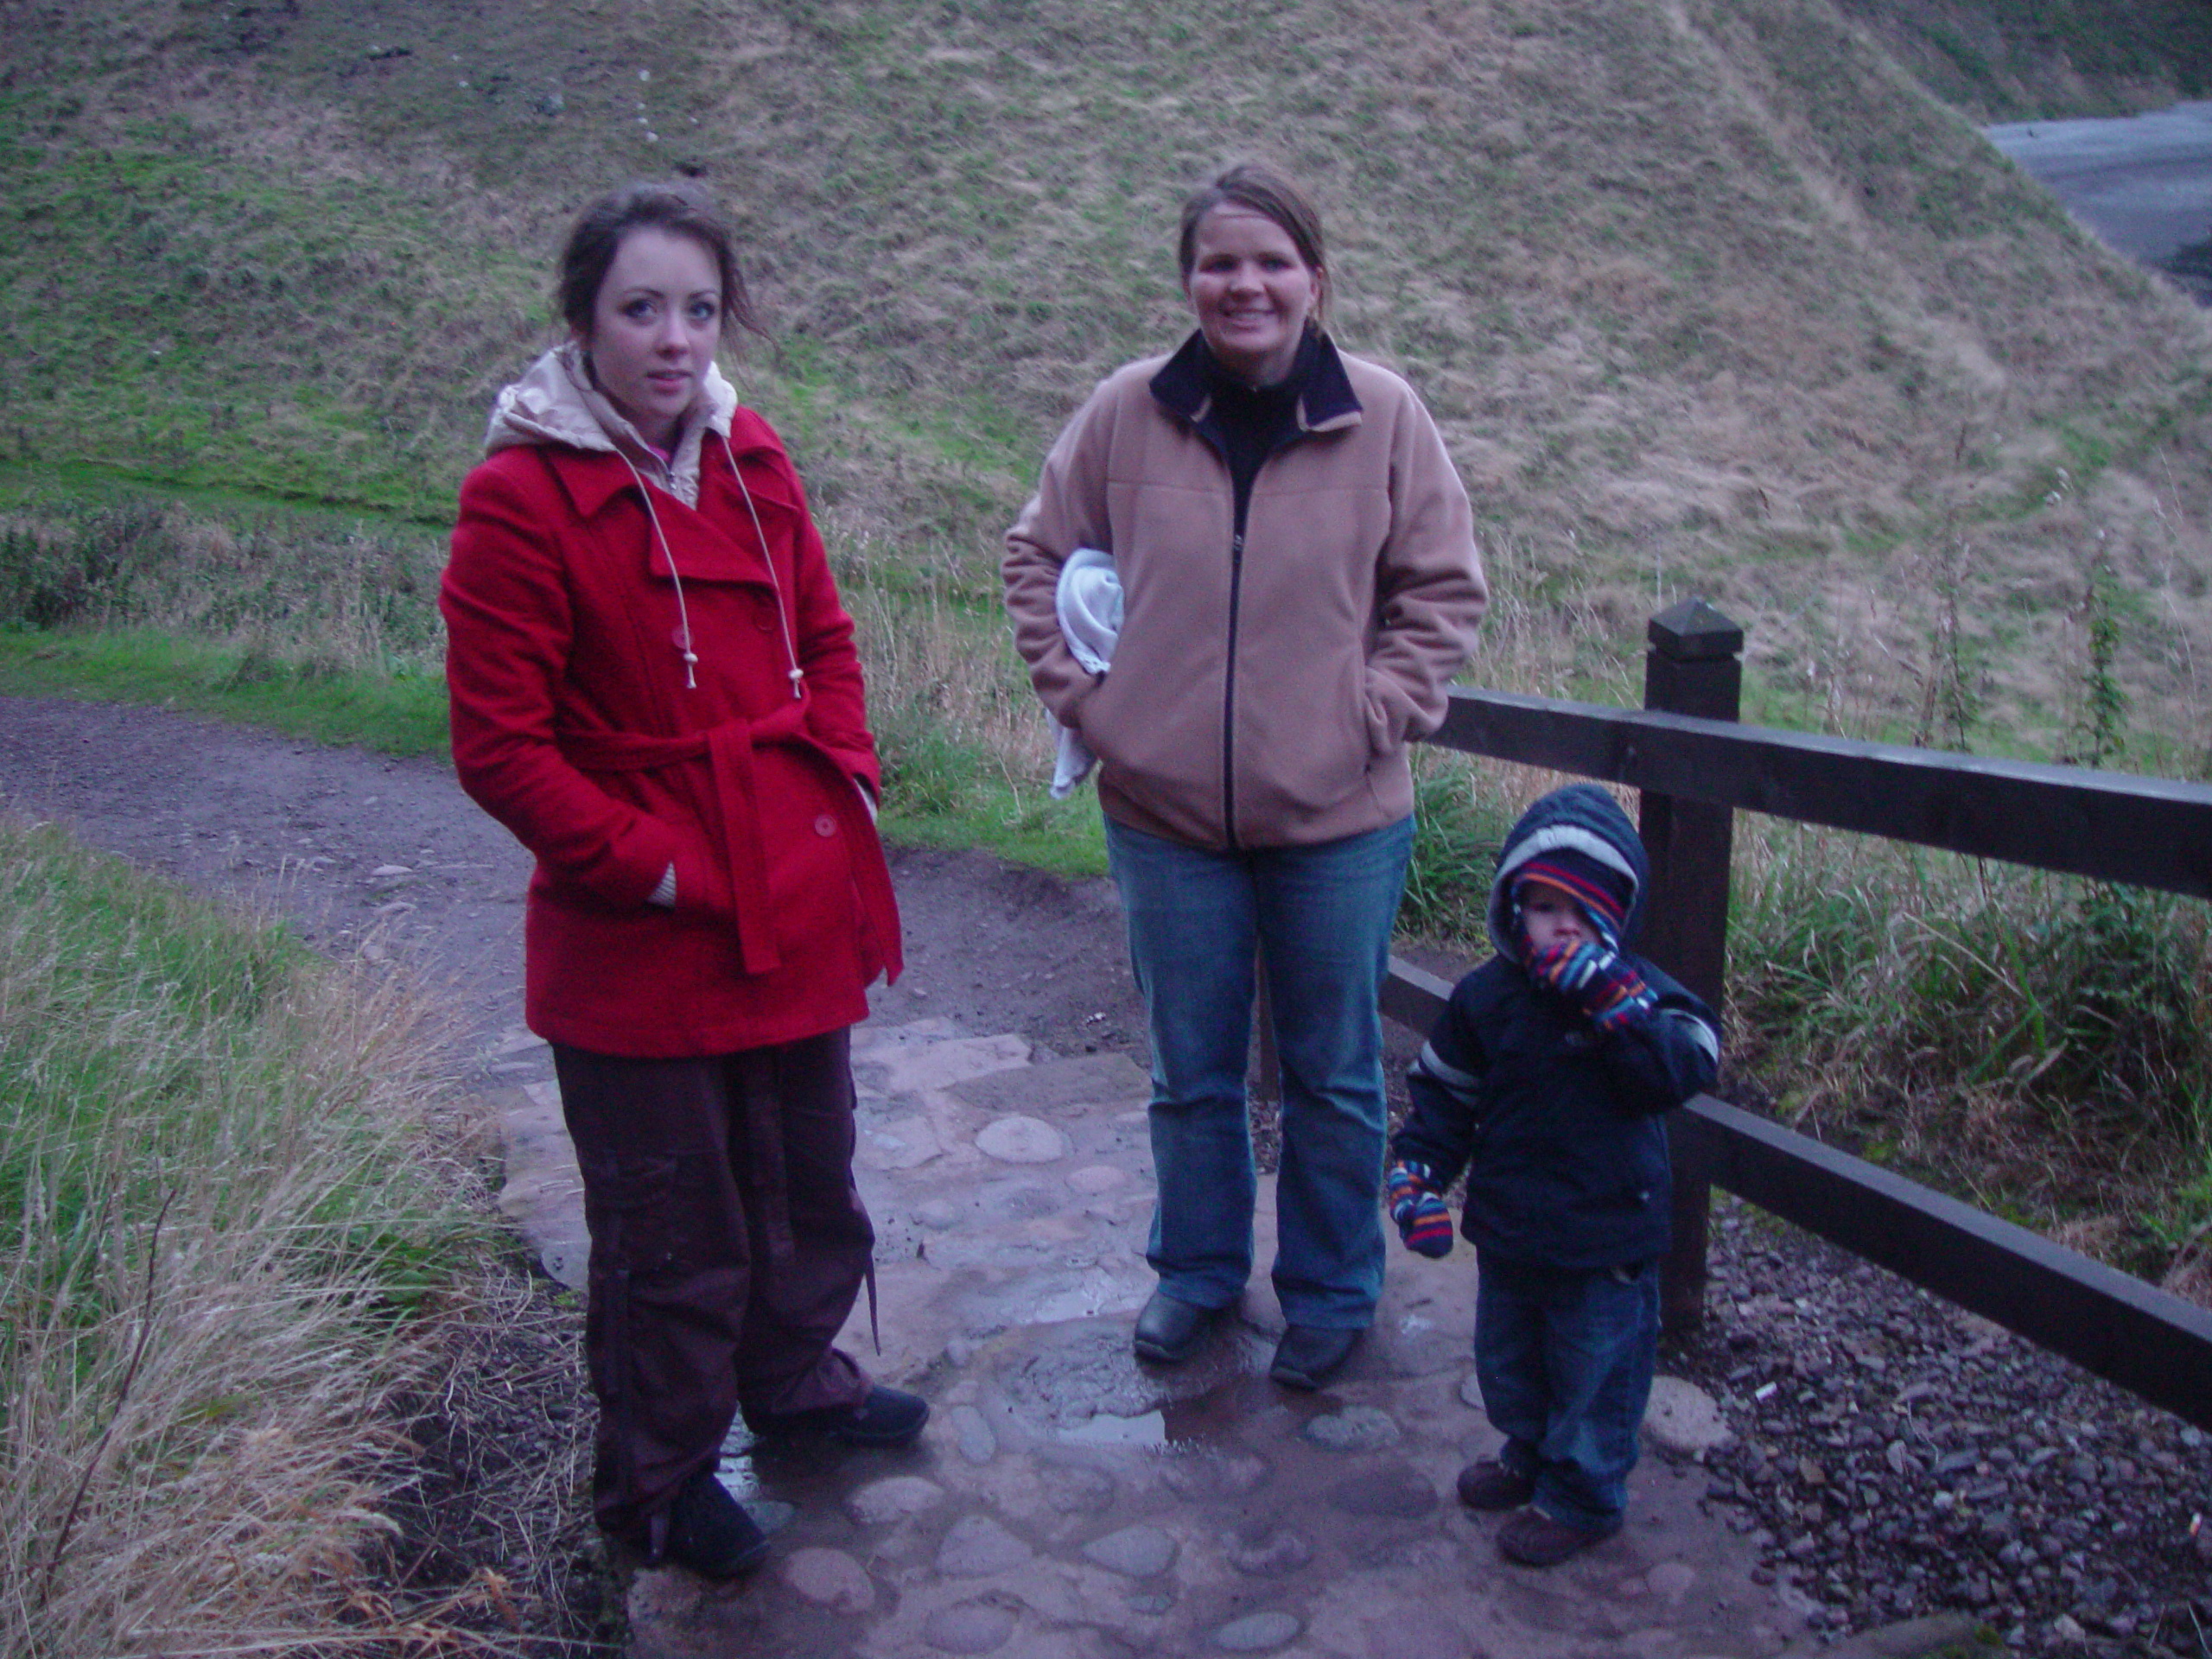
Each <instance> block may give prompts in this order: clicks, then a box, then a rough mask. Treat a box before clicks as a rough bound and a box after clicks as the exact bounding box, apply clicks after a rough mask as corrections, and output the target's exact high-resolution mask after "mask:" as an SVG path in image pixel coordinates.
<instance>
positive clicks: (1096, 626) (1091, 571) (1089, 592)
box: [1052, 547, 1122, 801]
mask: <svg viewBox="0 0 2212 1659" xmlns="http://www.w3.org/2000/svg"><path fill="white" fill-rule="evenodd" d="M1057 598H1058V606H1059V613H1060V632H1061V634H1062V635H1063V636H1064V637H1065V639H1066V640H1067V642H1068V652H1069V654H1070V655H1071V656H1072V657H1073V658H1075V659H1076V661H1077V662H1078V663H1081V664H1083V666H1084V671H1085V672H1086V673H1090V674H1103V673H1104V672H1105V671H1106V670H1107V668H1108V667H1109V665H1110V664H1112V662H1113V660H1114V642H1115V641H1116V640H1117V639H1120V638H1121V637H1122V578H1121V577H1120V575H1117V574H1116V571H1115V569H1114V556H1113V555H1112V554H1111V553H1101V552H1100V551H1099V550H1097V549H1096V548H1095V547H1078V548H1077V549H1076V550H1075V551H1074V552H1072V553H1071V554H1069V555H1068V560H1067V563H1065V564H1064V565H1062V566H1061V567H1060V585H1059V589H1058V595H1057ZM1096 764H1097V761H1096V757H1095V756H1093V755H1092V753H1090V750H1089V749H1088V748H1086V747H1084V741H1083V739H1082V738H1080V737H1079V736H1077V734H1076V732H1075V729H1074V728H1072V727H1069V726H1062V727H1061V728H1060V747H1059V753H1058V755H1057V756H1056V757H1055V759H1054V760H1053V763H1052V798H1053V799H1054V800H1056V801H1064V800H1065V799H1067V798H1068V797H1069V796H1071V795H1072V794H1074V793H1075V790H1076V785H1077V784H1080V783H1081V782H1082V781H1083V780H1084V779H1086V778H1088V777H1089V776H1090V769H1091V767H1092V766H1095V765H1096Z"/></svg>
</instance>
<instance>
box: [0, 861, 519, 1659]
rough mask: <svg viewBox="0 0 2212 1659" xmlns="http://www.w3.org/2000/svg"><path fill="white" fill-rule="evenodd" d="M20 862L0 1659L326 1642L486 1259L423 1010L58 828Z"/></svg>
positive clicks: (6, 1206) (12, 887)
mask: <svg viewBox="0 0 2212 1659" xmlns="http://www.w3.org/2000/svg"><path fill="white" fill-rule="evenodd" d="M0 872H4V874H0V1470H4V1479H0V1652H5V1653H7V1654H10V1655H21V1656H26V1659H29V1656H34V1655H37V1656H54V1659H60V1656H74V1655H80V1654H92V1653H121V1652H144V1651H161V1652H181V1651H186V1650H189V1651H193V1652H213V1651H226V1652H229V1651H245V1650H248V1649H252V1650H271V1651H273V1650H278V1649H282V1650H284V1651H306V1650H309V1649H311V1648H312V1647H313V1644H314V1642H315V1639H316V1638H319V1637H331V1638H338V1637H340V1634H341V1629H340V1627H341V1626H342V1625H343V1624H346V1622H347V1618H348V1614H347V1612H346V1604H347V1601H348V1599H349V1597H353V1596H354V1592H357V1591H359V1589H360V1588H361V1572H360V1569H361V1567H362V1564H363V1562H364V1560H365V1559H366V1558H367V1557H368V1556H369V1555H370V1554H372V1552H374V1551H375V1550H376V1549H378V1548H380V1547H381V1544H382V1542H383V1541H384V1540H385V1538H386V1537H387V1535H389V1534H390V1532H391V1530H392V1529H391V1522H389V1521H388V1520H387V1519H385V1516H384V1514H383V1513H382V1510H381V1505H382V1503H383V1501H384V1498H385V1495H386V1494H387V1493H388V1492H390V1491H391V1490H392V1489H394V1488H395V1487H396V1486H397V1485H398V1484H401V1483H402V1482H403V1481H404V1479H405V1478H406V1474H407V1470H406V1465H405V1457H406V1453H407V1450H408V1448H407V1447H406V1446H404V1445H403V1444H402V1443H401V1441H400V1440H399V1438H398V1436H397V1433H396V1432H395V1430H394V1428H393V1427H392V1426H391V1422H390V1421H389V1420H388V1418H386V1417H385V1415H384V1408H385V1406H386V1404H387V1402H389V1401H390V1400H391V1397H392V1395H394V1393H395V1392H396V1391H397V1390H399V1389H403V1388H405V1387H408V1386H410V1385H420V1384H422V1383H423V1382H424V1380H425V1378H426V1377H427V1376H428V1375H429V1372H430V1371H431V1370H432V1362H433V1345H432V1344H430V1343H429V1341H427V1340H426V1339H425V1335H424V1332H425V1330H426V1327H425V1325H424V1324H423V1321H422V1320H421V1319H420V1318H419V1317H418V1316H419V1315H420V1313H422V1312H423V1310H424V1308H425V1307H426V1306H427V1305H428V1304H429V1302H430V1301H431V1300H434V1299H435V1298H437V1297H438V1296H439V1295H440V1294H441V1293H442V1289H443V1288H444V1287H447V1286H448V1285H449V1284H450V1283H451V1282H452V1281H453V1280H454V1276H455V1274H457V1273H458V1272H460V1271H461V1269H462V1268H465V1267H466V1266H467V1263H468V1262H470V1261H471V1260H472V1259H473V1258H474V1255H475V1253H476V1251H477V1249H478V1248H479V1238H478V1234H477V1230H476V1224H475V1223H474V1220H473V1219H472V1217H470V1216H469V1214H468V1213H467V1211H464V1210H463V1209H461V1208H460V1207H458V1204H457V1196H456V1195H457V1192H458V1189H456V1188H455V1187H454V1185H453V1184H452V1182H451V1180H450V1179H449V1177H448V1175H447V1174H444V1173H441V1171H440V1170H439V1169H438V1168H437V1167H436V1166H435V1163H434V1161H433V1160H430V1159H429V1158H428V1157H427V1156H426V1155H425V1153H424V1151H423V1147H424V1141H423V1131H424V1124H423V1103H424V1102H425V1100H426V1099H427V1098H429V1096H430V1092H431V1084H432V1081H433V1079H432V1075H431V1073H430V1071H429V1069H428V1068H429V1060H430V1058H431V1057H434V1056H435V1052H436V1048H435V1044H433V1043H430V1042H429V1041H427V1040H426V1032H425V1029H424V1023H423V1007H422V1006H421V1005H420V1004H419V1003H418V1002H416V1001H415V1000H413V998H412V997H411V995H410V993H409V992H407V990H406V989H405V988H404V986H403V985H402V984H401V983H400V982H397V981H396V980H391V979H384V980H372V979H368V978H365V977H363V976H359V975H358V974H355V973H354V972H353V971H351V970H349V969H345V968H334V967H331V966H329V965H328V964H326V963H321V962H319V961H318V960H316V959H315V958H313V957H310V956H309V954H308V952H307V951H306V950H305V949H304V948H303V947H302V946H301V945H299V944H297V943H296V941H294V940H293V939H292V938H290V937H289V935H288V934H286V933H284V932H283V931H281V930H278V929H275V928H271V927H267V926H262V925H253V924H251V923H248V922H245V921H241V920H239V919H237V918H232V917H231V916H229V915H226V914H225V913H222V912H219V911H217V910H216V909H214V908H213V907H212V906H208V905H207V904H204V903H201V902H199V901H195V900H190V899H185V898H183V897H181V896H180V895H178V894H177V893H175V892H174V891H172V890H170V889H168V888H167V887H162V886H161V885H159V884H157V883H156V882H153V881H151V880H148V879H146V878H143V877H141V876H138V875H136V874H132V873H130V871H128V870H127V869H126V868H124V867H123V866H122V865H120V864H119V863H118V862H116V861H111V860H105V859H99V858H95V857H92V856H91V855H87V854H86V853H85V852H83V851H82V850H81V849H77V848H76V847H74V846H73V844H72V843H70V842H68V841H67V839H66V838H65V837H64V836H61V835H60V833H59V832H58V831H56V830H54V829H50V828H35V827H28V826H25V825H23V824H22V823H15V822H11V821H5V820H0ZM356 1603H357V1605H356V1608H355V1613H354V1615H353V1622H354V1624H355V1625H356V1629H355V1630H353V1632H351V1634H352V1635H354V1636H358V1635H359V1628H358V1626H359V1601H358V1598H356ZM315 1650H320V1649H315Z"/></svg>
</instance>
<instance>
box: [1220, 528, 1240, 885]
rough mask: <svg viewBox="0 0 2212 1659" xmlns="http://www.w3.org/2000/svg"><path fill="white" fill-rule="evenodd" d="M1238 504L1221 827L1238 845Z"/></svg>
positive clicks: (1224, 692) (1224, 695) (1224, 691)
mask: <svg viewBox="0 0 2212 1659" xmlns="http://www.w3.org/2000/svg"><path fill="white" fill-rule="evenodd" d="M1245 505H1246V503H1245V502H1244V501H1243V500H1240V501H1238V502H1237V504H1236V528H1235V529H1234V531H1232V532H1231V533H1230V538H1229V657H1228V660H1227V663H1226V664H1225V665H1224V669H1223V672H1222V677H1221V827H1222V833H1223V834H1224V835H1225V836H1228V838H1229V844H1230V847H1231V848H1235V847H1236V845H1237V844H1238V843H1237V840H1236V610H1237V604H1238V601H1240V600H1241V599H1242V598H1243V591H1244V509H1245Z"/></svg>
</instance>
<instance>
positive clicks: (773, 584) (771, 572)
mask: <svg viewBox="0 0 2212 1659" xmlns="http://www.w3.org/2000/svg"><path fill="white" fill-rule="evenodd" d="M722 459H723V460H724V461H728V462H729V475H730V476H731V477H732V478H734V479H735V480H737V493H739V494H740V495H741V496H743V497H744V498H745V511H746V512H747V513H748V514H750V515H751V516H752V519H753V534H754V535H755V536H758V537H760V560H761V563H764V564H766V566H767V567H768V586H769V587H770V588H772V589H773V590H774V592H775V595H776V621H777V623H778V624H779V626H781V627H782V628H783V631H784V654H785V656H786V657H789V658H791V696H794V697H796V696H798V695H799V682H800V681H801V680H804V678H805V677H806V671H805V670H804V669H803V668H801V667H800V666H799V665H798V643H797V642H796V641H795V640H793V639H792V638H791V613H790V612H789V611H787V610H785V608H784V584H783V581H782V579H781V578H780V577H779V576H778V575H776V562H775V560H774V559H773V558H772V557H770V556H769V553H768V532H767V531H765V530H763V529H761V528H760V510H759V509H758V508H756V507H755V506H754V505H753V492H752V491H751V490H748V489H747V488H746V487H745V474H743V473H741V472H739V471H738V470H737V457H736V455H734V454H732V453H731V451H730V447H729V441H728V439H727V438H725V439H724V440H723V441H722Z"/></svg>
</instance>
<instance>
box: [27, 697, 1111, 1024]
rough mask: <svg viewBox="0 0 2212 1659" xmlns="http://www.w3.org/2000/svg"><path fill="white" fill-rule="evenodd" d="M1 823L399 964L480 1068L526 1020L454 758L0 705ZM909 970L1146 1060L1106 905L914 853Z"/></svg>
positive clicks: (1018, 1020) (911, 985) (507, 860)
mask: <svg viewBox="0 0 2212 1659" xmlns="http://www.w3.org/2000/svg"><path fill="white" fill-rule="evenodd" d="M0 804H6V805H8V806H10V807H12V808H14V809H15V810H18V811H21V812H25V813H28V814H29V815H31V816H32V817H39V818H56V819H60V820H62V821H64V822H66V823H67V824H68V826H69V827H70V828H71V829H73V831H74V832H75V833H76V834H77V835H78V836H79V837H80V838H81V839H82V840H84V841H85V842H86V843H87V844H89V845H91V846H93V847H97V848H99V849H103V850H105V851H108V852H112V853H117V854H119V855H122V856H123V857H124V858H127V859H129V860H130V861H131V862H132V863H134V864H137V865H138V866H140V867H142V868H146V869H149V870H155V871H158V872H160V873H162V874H166V875H169V876H173V877H175V879H176V880H180V881H182V882H184V883H185V884H187V885H188V886H191V887H200V888H202V889H208V890H213V891H217V892H223V893H232V894H236V895H238V896H241V897H245V898H247V899H251V900H254V901H257V902H261V903H265V904H268V905H270V906H272V907H273V908H275V909H276V910H277V911H278V912H280V913H282V914H283V915H286V916H288V917H289V918H292V919H293V921H294V922H295V924H296V925H297V926H298V928H299V930H300V931H301V933H302V935H303V936H304V937H305V938H308V939H309V940H310V941H312V942H313V943H315V944H317V945H318V946H319V947H321V948H322V949H324V950H328V951H330V952H332V953H333V954H339V955H342V954H345V953H346V952H349V951H353V950H367V951H368V952H370V953H371V954H372V955H373V956H383V955H388V954H391V953H393V952H399V951H404V952H406V953H408V954H409V955H410V957H413V958H414V959H415V961H416V963H419V965H420V967H421V969H422V971H423V973H424V974H425V975H426V976H429V979H430V980H431V982H433V984H434V985H435V986H437V987H439V988H442V990H443V991H444V992H445V993H446V994H447V995H449V997H450V1000H451V1001H452V1003H453V1005H454V1007H455V1009H456V1010H457V1011H458V1012H459V1013H460V1014H461V1015H462V1017H463V1019H464V1020H465V1021H466V1027H467V1031H468V1032H469V1033H471V1034H472V1035H473V1036H474V1038H475V1039H477V1046H478V1052H485V1051H486V1049H487V1048H488V1046H491V1045H493V1044H495V1043H496V1042H497V1041H498V1039H499V1038H500V1037H501V1036H502V1035H503V1034H504V1033H510V1032H512V1031H513V1030H515V1029H516V1028H518V1027H520V1025H521V1023H522V990H521V985H522V977H521V969H522V913H523V906H522V896H523V887H524V883H525V882H526V881H527V880H528V879H529V875H530V858H529V855H527V854H525V853H524V851H523V850H522V849H520V848H519V847H518V846H517V845H516V844H515V842H514V840H513V838H512V836H509V835H508V834H507V832H506V831H505V829H501V828H500V827H499V825H498V824H496V823H493V821H492V820H491V819H490V818H488V817H486V816H485V815H484V814H483V813H482V812H480V811H479V810H477V808H476V807H475V805H474V804H473V803H471V802H470V801H469V800H468V799H467V797H465V796H464V795H462V793H461V789H460V786H459V785H458V784H456V783H455V782H454V776H453V772H452V769H451V768H450V767H449V766H447V765H446V764H445V763H444V762H443V760H439V759H430V758H426V759H419V760H391V759H388V758H386V757H385V756H382V755H377V754H372V753H367V752H366V751H365V750H361V749H340V748H328V747H322V746H321V745H317V744H313V743H308V742H304V741H299V740H295V739H290V738H283V737H277V736H272V735H270V734H267V733H264V732H258V731H253V730H249V729H245V728H239V727H234V726H226V725H222V724H219V723H218V722H215V721H206V720H200V719H195V718H193V717H191V716H188V715H177V714H172V713H169V712H167V711H164V710H162V709H135V708H124V707H118V706H117V705H114V704H110V703H98V702H72V701H68V700H66V699H60V698H16V697H6V698H0ZM893 877H894V879H895V880H896V881H897V883H898V888H899V904H900V906H901V908H902V910H903V911H904V912H905V916H906V935H907V952H908V964H909V966H908V973H907V976H906V979H905V981H903V982H901V984H900V985H899V987H897V988H893V989H891V990H889V991H887V992H881V993H880V995H879V997H878V1007H877V1013H878V1016H879V1017H880V1018H887V1019H891V1020H911V1019H915V1018H918V1017H920V1016H921V1015H922V1014H938V1015H940V1016H943V1017H944V1018H947V1019H950V1020H955V1021H957V1023H959V1024H960V1025H962V1026H963V1027H968V1028H970V1029H973V1030H978V1031H1007V1032H1018V1033H1020V1034H1021V1035H1022V1036H1024V1037H1026V1038H1027V1039H1029V1040H1031V1041H1032V1042H1033V1043H1037V1044H1040V1045H1042V1046H1045V1047H1046V1048H1047V1049H1049V1050H1051V1051H1052V1052H1055V1053H1061V1054H1079V1053H1084V1052H1097V1051H1099V1050H1102V1049H1122V1050H1128V1049H1129V1048H1131V1047H1132V1046H1137V1047H1141V1042H1142V1037H1141V1019H1140V1017H1139V1010H1138V1007H1137V1005H1136V1001H1135V989H1134V988H1133V987H1132V986H1131V984H1130V982H1129V976H1128V965H1127V963H1126V960H1125V959H1124V957H1123V954H1122V936H1121V920H1120V912H1119V910H1118V909H1117V907H1116V905H1115V902H1114V899H1113V893H1112V889H1111V887H1110V886H1109V884H1108V883H1106V882H1104V881H1103V880H1099V881H1078V882H1067V881H1062V880H1056V879H1055V878H1053V877H1051V876H1048V875H1044V874H1039V873H1038V872H1035V871H1032V870H1024V869H1020V868H1014V867H1012V866H1008V865H1004V864H1001V863H1000V862H998V861H996V860H994V859H990V858H987V857H984V856H982V855H977V854H969V853H933V852H913V851H901V852H899V853H896V854H894V855H893Z"/></svg>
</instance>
